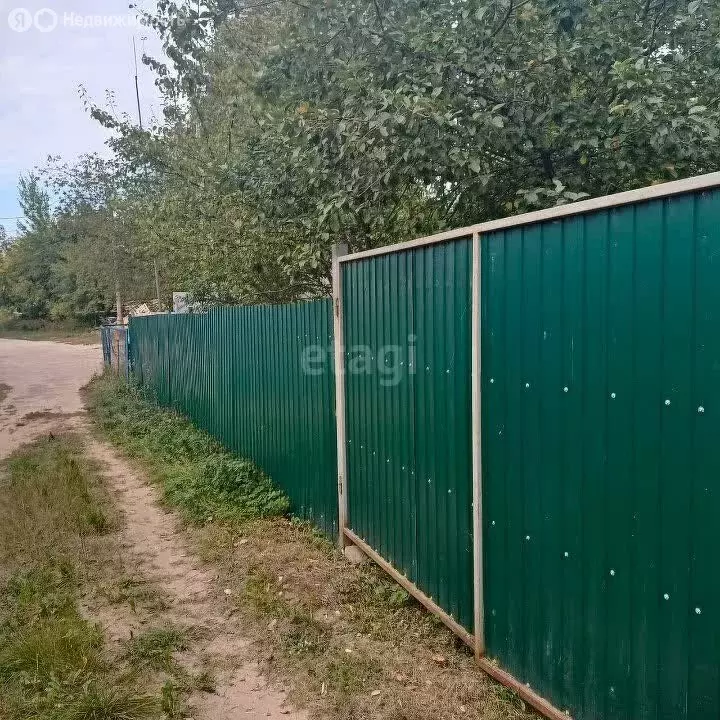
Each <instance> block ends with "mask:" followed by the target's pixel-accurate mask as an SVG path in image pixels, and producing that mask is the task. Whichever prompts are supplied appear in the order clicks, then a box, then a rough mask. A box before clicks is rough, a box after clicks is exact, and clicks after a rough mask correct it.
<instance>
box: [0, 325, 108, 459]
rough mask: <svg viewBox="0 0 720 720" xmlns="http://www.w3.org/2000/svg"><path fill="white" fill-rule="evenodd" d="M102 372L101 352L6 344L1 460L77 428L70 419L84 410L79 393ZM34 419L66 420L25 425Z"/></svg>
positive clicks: (0, 361) (0, 365) (1, 344)
mask: <svg viewBox="0 0 720 720" xmlns="http://www.w3.org/2000/svg"><path fill="white" fill-rule="evenodd" d="M101 368H102V353H101V351H100V348H99V346H97V347H94V346H75V345H64V344H63V345H61V344H58V343H52V342H43V341H37V342H27V341H24V340H8V339H0V382H1V383H3V384H4V385H5V386H7V387H8V388H9V390H7V391H6V392H7V394H6V398H5V404H3V405H2V407H0V458H3V457H6V456H7V455H9V454H10V453H11V452H12V451H13V450H15V449H16V448H18V447H20V446H21V445H23V444H24V443H27V442H30V441H31V440H33V439H35V438H37V437H40V436H41V435H45V434H48V433H50V432H54V433H55V434H57V433H58V432H62V430H63V429H64V428H66V427H68V426H71V425H72V422H68V419H67V417H66V416H68V415H71V416H72V415H74V414H75V413H78V412H82V411H83V409H84V407H83V402H82V399H81V398H80V395H79V392H78V391H79V389H80V388H81V387H82V386H83V385H85V384H86V383H87V382H88V381H89V380H90V379H91V378H92V376H93V375H94V374H95V373H97V372H99V371H100V370H101ZM30 413H52V414H57V415H59V416H60V415H61V416H62V417H54V416H51V417H38V418H34V419H32V418H31V419H29V420H28V419H23V416H27V415H28V414H30ZM70 420H72V418H70ZM18 423H20V424H19V425H18Z"/></svg>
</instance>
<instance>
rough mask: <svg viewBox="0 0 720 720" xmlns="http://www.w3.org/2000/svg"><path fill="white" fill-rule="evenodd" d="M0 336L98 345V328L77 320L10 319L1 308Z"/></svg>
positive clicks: (12, 338)
mask: <svg viewBox="0 0 720 720" xmlns="http://www.w3.org/2000/svg"><path fill="white" fill-rule="evenodd" d="M0 338H8V339H10V340H50V341H55V342H67V343H71V344H75V345H98V344H99V343H100V332H99V330H97V328H94V327H90V326H89V325H87V324H80V323H77V322H72V321H66V322H51V321H49V320H28V319H23V318H18V319H8V318H7V317H4V313H3V312H2V310H1V309H0Z"/></svg>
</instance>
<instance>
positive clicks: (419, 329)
mask: <svg viewBox="0 0 720 720" xmlns="http://www.w3.org/2000/svg"><path fill="white" fill-rule="evenodd" d="M471 255H472V247H471V241H470V240H461V241H456V242H453V243H448V244H444V245H433V246H430V247H427V248H421V249H418V250H415V251H411V252H406V253H393V254H389V255H381V256H379V257H377V258H370V259H362V260H358V261H357V262H347V263H343V265H342V287H343V305H344V313H345V316H344V343H345V371H346V374H345V392H346V398H345V402H346V427H347V499H348V526H349V529H350V530H351V531H352V532H353V533H355V534H356V535H357V536H359V537H360V538H361V539H362V540H363V541H364V542H366V543H367V544H368V545H369V546H370V547H371V548H373V549H374V550H375V551H376V552H378V553H379V554H380V555H382V557H384V558H385V559H386V560H387V561H388V562H390V564H391V565H392V566H393V567H394V568H395V569H396V570H397V571H399V572H400V573H402V574H404V575H405V576H406V577H407V578H408V579H409V580H410V581H411V582H412V583H413V584H415V585H416V586H417V587H418V588H419V589H420V590H421V591H422V592H424V593H425V594H426V595H427V596H429V597H430V598H431V600H433V601H434V602H435V603H436V604H437V605H439V606H440V607H441V608H442V609H443V610H445V612H447V613H448V614H449V615H450V616H451V618H453V619H454V620H455V621H456V622H459V623H460V624H461V625H462V626H463V627H465V628H466V629H467V630H468V631H470V632H472V629H473V628H472V625H473V571H472V558H473V554H472V549H473V542H472V477H471V437H470V436H471V410H470V402H471V398H470V339H471V337H470V335H471V292H470V285H471V269H472V268H471V264H472V263H471Z"/></svg>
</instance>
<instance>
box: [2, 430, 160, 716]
mask: <svg viewBox="0 0 720 720" xmlns="http://www.w3.org/2000/svg"><path fill="white" fill-rule="evenodd" d="M108 527H109V522H108V520H107V513H106V511H105V498H104V494H103V491H102V488H101V485H100V483H99V480H98V477H97V473H96V472H95V468H94V467H93V466H92V465H90V464H89V463H87V462H86V461H85V460H84V459H83V457H82V453H81V447H80V446H79V444H78V442H77V441H76V440H75V439H74V438H71V437H60V438H53V439H46V440H41V441H39V442H37V443H35V444H33V445H30V446H26V447H25V448H23V449H22V450H20V451H19V452H18V453H16V454H15V455H13V456H12V457H11V458H10V459H9V460H8V461H7V462H6V463H5V464H4V467H3V468H2V474H0V568H1V570H0V573H2V574H1V575H0V718H3V719H6V720H140V719H141V718H154V717H159V708H160V702H159V698H158V699H154V698H152V697H150V696H148V695H146V694H145V693H144V692H142V691H141V690H140V689H139V688H137V687H135V686H134V685H133V683H132V682H130V681H129V680H128V679H127V677H126V676H127V670H123V671H122V672H121V671H120V669H119V668H117V667H114V666H113V664H112V663H110V662H109V660H108V657H107V655H106V650H105V642H104V638H103V634H102V632H101V631H100V630H99V629H98V628H97V627H96V626H95V625H93V624H92V623H91V622H89V621H88V620H87V619H86V618H84V617H83V616H82V614H81V613H80V610H79V599H80V595H81V591H82V588H83V583H84V582H85V580H86V576H87V572H88V567H89V565H90V564H91V563H92V558H91V557H90V554H91V553H92V550H91V546H92V541H93V539H94V538H99V536H100V535H102V534H103V533H105V532H107V530H108Z"/></svg>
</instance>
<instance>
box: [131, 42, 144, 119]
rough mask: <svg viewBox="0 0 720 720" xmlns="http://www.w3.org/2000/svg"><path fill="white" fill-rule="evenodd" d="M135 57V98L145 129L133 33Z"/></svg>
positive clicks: (139, 116) (139, 117)
mask: <svg viewBox="0 0 720 720" xmlns="http://www.w3.org/2000/svg"><path fill="white" fill-rule="evenodd" d="M133 57H134V58H135V100H136V101H137V112H138V122H139V123H140V129H141V130H142V129H143V121H142V110H141V109H140V85H139V84H138V64H137V47H136V46H135V36H134V35H133Z"/></svg>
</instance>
